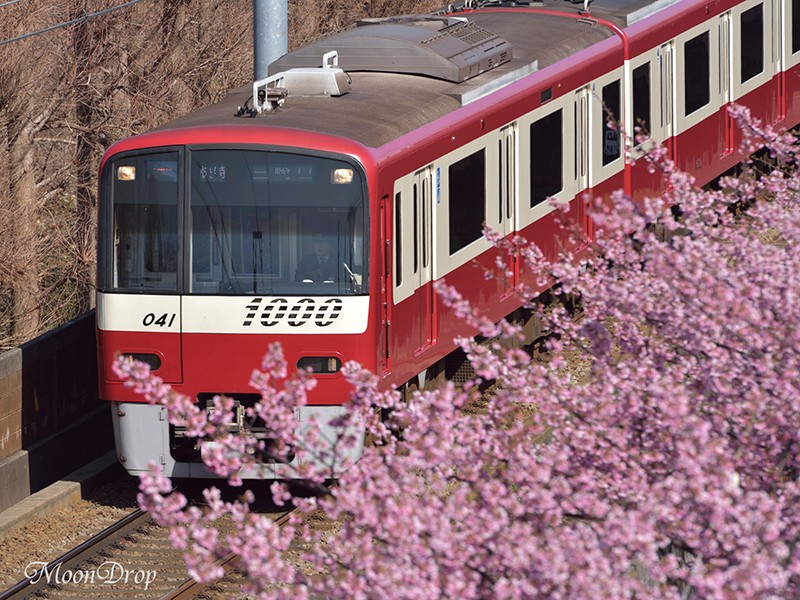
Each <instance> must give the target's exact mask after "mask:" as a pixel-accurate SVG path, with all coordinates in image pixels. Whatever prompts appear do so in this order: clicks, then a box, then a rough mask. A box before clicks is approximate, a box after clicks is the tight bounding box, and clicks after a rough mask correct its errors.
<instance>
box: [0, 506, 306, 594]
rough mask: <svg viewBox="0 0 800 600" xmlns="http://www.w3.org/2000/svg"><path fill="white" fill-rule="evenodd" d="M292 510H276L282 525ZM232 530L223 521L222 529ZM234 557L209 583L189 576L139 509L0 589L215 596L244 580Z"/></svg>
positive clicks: (161, 531)
mask: <svg viewBox="0 0 800 600" xmlns="http://www.w3.org/2000/svg"><path fill="white" fill-rule="evenodd" d="M289 514H290V512H286V511H284V512H281V513H275V515H274V518H275V519H276V520H277V521H278V522H279V523H280V524H281V525H283V524H284V523H286V522H287V521H288V520H289ZM229 529H230V530H232V529H233V525H232V524H231V523H226V522H225V521H224V520H223V521H222V522H221V523H220V530H221V533H227V531H228V530H229ZM233 558H234V557H233V555H229V556H227V557H225V558H223V559H222V560H221V561H220V564H221V565H222V566H223V568H225V573H226V575H225V577H223V578H222V579H221V580H219V581H217V582H214V583H212V584H209V585H204V584H203V585H201V584H197V583H196V582H194V581H193V580H191V579H187V576H186V566H185V563H184V561H183V557H182V554H181V552H180V551H178V550H176V549H174V548H173V547H172V545H171V544H170V542H169V536H168V532H167V530H166V529H164V528H162V527H159V526H158V525H157V524H156V523H155V522H154V521H153V520H152V519H151V518H150V516H149V515H148V514H147V513H145V512H143V511H141V510H135V511H133V512H132V513H130V514H128V515H127V516H125V517H124V518H122V519H120V520H119V521H118V522H116V523H114V524H113V525H111V526H109V527H107V528H106V529H104V530H103V531H101V532H100V533H98V534H97V535H95V536H93V537H92V538H90V539H89V540H87V541H86V542H83V543H82V544H80V545H78V546H76V547H75V548H73V549H72V550H70V551H69V552H67V553H65V554H64V555H62V556H60V557H58V558H57V559H55V560H53V561H51V562H49V563H46V564H44V563H42V564H38V563H33V564H32V565H31V568H30V572H26V573H25V575H26V577H25V579H23V580H22V581H20V582H18V583H17V584H16V585H14V586H13V587H11V588H9V589H7V590H5V591H3V592H2V593H0V600H12V599H13V600H22V599H23V598H36V599H42V598H58V599H61V598H65V599H67V598H76V599H80V600H91V599H98V600H100V599H102V600H108V598H115V599H119V600H122V599H127V598H176V599H177V598H182V599H186V598H197V597H203V598H210V597H216V596H218V595H219V594H221V593H222V594H225V593H227V594H228V595H230V593H233V592H235V591H237V590H238V587H239V585H240V584H241V583H242V581H243V580H242V578H241V576H238V577H237V576H236V573H235V572H234V570H233Z"/></svg>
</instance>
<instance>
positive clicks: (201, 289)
mask: <svg viewBox="0 0 800 600" xmlns="http://www.w3.org/2000/svg"><path fill="white" fill-rule="evenodd" d="M798 5H800V2H798V0H791V1H790V0H746V1H738V0H710V1H705V0H704V1H700V0H680V1H676V0H655V1H653V0H598V1H597V2H595V3H593V4H591V6H590V7H589V11H588V12H587V11H586V8H585V7H584V6H583V4H581V5H576V4H571V3H569V2H560V1H557V0H556V1H554V2H552V4H547V5H545V4H544V3H535V2H531V3H530V5H526V4H525V3H524V2H520V1H517V2H515V3H504V2H486V3H480V2H477V3H475V2H470V3H468V4H467V5H466V6H461V7H457V8H454V7H452V6H451V7H449V9H448V12H442V13H439V14H429V15H422V16H415V17H408V16H404V17H397V18H392V19H386V20H377V21H374V20H370V21H365V22H362V23H358V24H357V26H354V27H352V28H350V29H347V30H345V31H342V32H340V33H338V34H335V35H333V36H331V37H328V38H325V39H321V40H318V41H316V42H314V43H313V44H311V45H309V46H306V47H303V48H300V49H299V50H296V51H294V52H291V53H289V54H287V55H285V56H284V57H282V58H280V59H279V60H277V61H276V62H275V63H273V64H272V65H271V66H270V73H272V74H273V75H272V76H271V77H270V78H268V79H267V80H264V81H260V82H255V83H254V84H253V85H252V86H247V87H245V88H241V89H237V90H233V91H231V93H230V94H229V95H228V99H226V100H225V101H223V102H221V103H219V104H216V105H214V106H211V107H209V108H206V109H203V110H199V111H197V112H194V113H192V114H190V115H188V116H186V117H183V118H181V119H178V120H176V121H174V122H172V123H169V124H168V125H166V126H164V127H162V128H159V129H157V130H155V131H151V132H149V133H145V134H142V135H138V136H134V137H131V138H129V139H125V140H122V141H120V142H118V143H117V144H115V145H114V146H113V147H112V148H111V149H110V150H109V151H108V152H107V153H106V155H105V157H104V158H103V161H102V165H101V181H100V213H99V251H98V257H99V260H98V263H99V273H98V297H97V307H98V310H97V327H98V341H99V360H100V395H101V397H102V398H103V399H105V400H109V401H111V402H112V414H113V415H114V426H115V435H116V441H117V449H118V453H119V456H120V460H121V461H122V463H123V465H124V466H125V468H126V469H128V471H129V472H131V473H137V472H140V471H142V470H144V469H146V468H147V463H148V461H149V460H156V461H157V462H159V463H160V464H162V465H163V468H164V471H165V472H166V473H168V474H169V475H172V476H177V477H199V476H205V475H206V472H205V470H204V469H203V467H202V464H201V463H200V462H199V458H200V451H201V449H200V448H198V447H196V446H195V445H194V443H193V441H192V440H186V439H185V438H183V436H182V435H181V432H180V431H178V430H176V429H175V428H172V427H170V426H169V425H168V424H167V421H166V420H165V418H164V415H163V409H162V408H161V407H158V406H149V405H147V404H146V403H143V402H142V398H140V397H138V396H136V395H134V394H132V393H131V392H130V391H128V390H127V389H126V388H124V387H123V385H122V383H121V382H120V381H119V380H118V379H117V378H116V377H115V375H114V374H113V372H112V370H111V367H110V365H111V362H112V360H113V357H114V356H115V354H116V353H118V352H121V353H125V354H130V355H133V356H135V357H137V358H140V359H142V360H145V361H146V362H148V363H150V364H151V366H152V367H153V369H154V370H155V373H156V374H158V375H160V376H161V377H162V378H163V379H164V380H165V381H167V382H168V383H171V384H172V385H173V387H174V388H175V389H176V390H178V391H181V392H183V393H185V394H188V395H189V396H191V397H195V398H197V399H198V401H199V402H201V403H202V402H206V401H207V400H208V399H209V398H211V397H212V396H213V395H215V394H219V393H224V394H228V395H231V396H233V397H234V398H236V399H237V400H238V401H239V402H240V405H241V406H247V405H248V403H252V402H253V401H254V399H255V398H254V395H253V390H252V389H250V388H249V386H248V380H249V377H250V373H251V371H252V369H253V368H255V367H256V366H257V365H258V364H259V361H260V358H261V356H262V355H263V353H264V352H265V349H266V348H267V345H268V343H270V342H273V341H279V342H280V343H281V344H282V345H283V348H284V352H285V356H286V358H287V360H288V361H289V363H290V365H297V366H298V367H309V368H312V369H313V371H314V376H315V377H316V378H317V379H318V385H317V387H316V389H315V390H314V391H313V393H312V396H311V403H312V405H311V406H309V407H308V408H307V409H306V410H305V411H303V412H302V414H299V415H298V419H299V421H300V422H302V421H303V420H305V419H307V418H308V417H309V416H310V415H311V414H315V413H316V414H320V415H323V416H324V415H332V414H335V413H336V412H337V411H339V410H341V408H340V407H341V404H342V403H343V402H345V401H346V399H347V396H348V386H347V385H346V384H345V382H344V380H343V377H342V376H341V374H340V372H339V369H340V368H341V365H342V364H343V363H345V362H346V361H348V360H357V361H359V362H360V363H362V364H363V365H365V366H366V367H368V368H370V369H372V370H374V371H375V372H376V373H378V374H380V376H381V377H382V381H383V384H384V385H385V386H386V387H387V388H397V387H402V386H406V385H408V384H409V383H413V384H415V385H419V384H424V383H425V381H427V380H431V379H435V378H437V377H439V376H441V375H442V374H443V373H444V372H445V358H446V357H447V356H448V355H449V354H450V353H452V352H453V350H454V344H453V341H452V340H453V338H454V337H456V336H458V335H464V334H468V333H469V332H468V331H465V330H464V325H463V323H462V322H461V321H460V320H459V318H457V317H456V316H455V315H454V314H453V313H452V312H451V311H449V310H448V309H447V308H445V307H443V306H442V305H441V304H440V303H439V302H438V301H437V297H436V295H435V294H434V292H433V289H432V284H433V282H434V281H436V280H441V279H444V280H446V281H447V282H448V283H450V284H454V285H455V286H457V288H458V289H459V290H460V291H461V292H462V293H463V295H464V296H465V297H466V298H467V299H469V300H470V301H471V302H472V303H474V304H475V305H477V306H479V307H480V308H481V309H483V310H484V311H485V312H486V313H488V314H489V315H490V316H492V317H493V318H496V319H500V318H502V317H505V316H509V315H510V316H511V317H512V318H514V319H516V320H523V321H524V319H525V318H526V315H525V313H524V312H523V311H522V310H521V309H520V306H519V303H518V300H517V298H516V297H515V295H514V294H513V291H514V289H515V288H516V286H518V285H519V284H520V283H522V282H526V283H528V284H531V283H533V282H532V281H530V280H529V279H530V274H528V273H526V272H525V269H524V267H523V265H521V264H520V263H519V262H515V263H514V264H513V268H512V276H511V277H504V276H499V277H497V278H495V279H488V280H487V279H485V278H483V277H481V276H478V275H477V271H476V269H475V266H474V263H475V262H477V263H479V264H481V265H483V266H484V267H486V268H493V264H494V258H495V253H496V250H495V249H493V247H492V246H491V244H490V243H489V242H488V241H487V240H486V239H485V238H484V237H483V233H482V227H483V224H484V223H486V224H488V225H489V226H490V227H492V228H493V229H495V230H496V231H499V232H501V233H502V234H503V235H506V236H508V235H511V234H517V233H518V234H521V235H522V236H524V237H525V238H527V239H528V240H531V241H534V242H536V243H537V244H539V246H540V247H541V248H542V249H543V250H544V251H545V253H549V254H551V255H552V254H554V253H555V252H556V249H557V248H561V247H563V246H564V245H565V244H567V240H566V239H565V238H564V235H563V233H562V232H561V231H560V230H559V228H558V227H557V226H556V221H555V215H554V208H553V206H552V205H551V204H550V203H549V202H547V201H546V199H547V198H549V197H554V198H556V199H557V200H558V201H559V202H562V203H570V213H571V215H572V216H573V217H574V218H575V219H576V222H578V223H580V224H581V227H583V229H584V232H583V233H584V235H585V239H590V236H591V235H592V231H591V226H590V223H589V221H588V219H587V218H586V214H585V209H584V207H583V203H582V201H581V197H582V196H583V194H584V193H585V192H588V193H590V194H592V195H603V194H607V193H609V192H611V191H612V190H615V189H618V188H624V189H625V190H626V191H628V192H629V193H631V194H633V195H634V196H643V195H645V194H658V193H659V192H660V191H661V190H660V186H661V185H662V184H661V181H660V179H659V178H658V176H656V175H651V174H649V173H648V172H647V170H646V167H645V166H644V164H642V162H641V161H640V162H639V163H636V164H634V163H633V162H632V161H631V160H630V158H631V157H632V156H636V154H637V153H640V152H641V151H642V150H643V149H645V148H646V147H647V146H648V145H649V144H652V143H661V144H664V145H665V146H666V148H667V149H668V150H669V153H670V156H671V157H672V158H673V159H674V160H675V161H676V162H677V164H678V165H679V167H680V168H682V169H684V170H686V171H689V172H691V173H693V174H694V175H695V176H696V177H697V180H698V183H700V184H703V183H706V182H709V181H711V180H712V179H713V178H715V177H717V176H718V175H719V174H721V173H722V172H724V171H726V170H728V169H730V168H731V167H733V166H734V165H735V164H736V163H737V162H739V161H740V160H741V157H740V156H739V155H738V154H737V147H738V142H739V139H738V133H737V131H736V129H735V128H734V126H733V123H732V121H731V118H730V117H729V115H728V113H727V110H726V107H727V106H728V104H729V103H731V102H737V103H741V104H745V105H747V106H749V107H750V109H751V110H752V113H753V114H754V116H755V117H757V118H759V119H761V120H762V121H764V122H767V123H772V124H776V125H778V126H785V127H787V128H788V127H791V126H794V125H796V124H797V123H798V122H799V121H800V68H798V63H799V62H800V7H799V6H798ZM606 110H607V111H610V112H611V113H612V114H613V115H614V117H615V118H617V119H619V120H620V122H621V126H622V130H623V132H625V133H627V135H628V137H630V136H631V135H632V132H633V130H634V127H635V126H639V127H641V128H642V129H643V130H644V131H646V132H648V134H649V138H650V139H649V141H647V142H644V143H643V144H642V145H640V146H637V147H629V146H630V144H627V143H626V142H625V141H624V140H625V139H626V137H625V136H621V135H620V132H619V131H618V130H617V129H616V128H614V127H613V126H609V119H608V117H607V112H606ZM243 426H244V427H247V426H246V425H243ZM251 433H253V435H259V432H258V431H252V432H251ZM265 468H266V469H267V470H268V476H269V475H273V476H284V475H286V473H287V472H286V471H285V467H283V466H280V465H273V466H267V467H265Z"/></svg>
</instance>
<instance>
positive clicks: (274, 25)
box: [253, 0, 289, 81]
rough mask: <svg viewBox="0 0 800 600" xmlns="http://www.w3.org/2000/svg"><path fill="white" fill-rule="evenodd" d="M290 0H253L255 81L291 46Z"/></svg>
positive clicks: (265, 75)
mask: <svg viewBox="0 0 800 600" xmlns="http://www.w3.org/2000/svg"><path fill="white" fill-rule="evenodd" d="M288 5H289V3H288V0H253V81H258V80H260V79H264V78H265V77H267V68H268V67H269V65H270V63H271V62H273V61H275V60H277V59H279V58H280V57H281V56H283V55H284V54H286V52H287V50H288V48H289V42H288V37H289V34H288V29H289V26H288V21H289V9H288Z"/></svg>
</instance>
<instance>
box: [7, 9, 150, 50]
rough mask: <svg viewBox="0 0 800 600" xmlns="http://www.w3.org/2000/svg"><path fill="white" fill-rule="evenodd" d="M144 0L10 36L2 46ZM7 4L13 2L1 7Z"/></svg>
mask: <svg viewBox="0 0 800 600" xmlns="http://www.w3.org/2000/svg"><path fill="white" fill-rule="evenodd" d="M13 1H14V2H19V0H13ZM141 1H142V0H131V1H130V2H126V3H125V4H120V5H119V6H112V7H111V8H105V9H103V10H98V11H97V12H93V13H88V14H85V15H81V16H80V17H78V18H76V19H72V20H71V21H64V22H63V23H58V24H57V25H51V26H50V27H45V28H44V29H39V30H37V31H32V32H30V33H26V34H25V35H20V36H18V37H15V38H10V39H8V40H3V41H2V42H0V46H4V45H6V44H10V43H11V42H19V41H20V40H24V39H27V38H29V37H33V36H35V35H39V34H42V33H47V32H48V31H53V30H54V29H61V28H62V27H69V26H70V25H74V24H75V23H81V22H83V21H88V20H89V19H93V18H94V17H99V16H101V15H104V14H106V13H110V12H114V11H115V10H120V9H121V8H128V7H129V6H133V5H134V4H139V2H141ZM7 4H12V2H6V3H5V4H0V7H3V6H6V5H7Z"/></svg>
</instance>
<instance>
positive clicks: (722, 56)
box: [717, 11, 734, 156]
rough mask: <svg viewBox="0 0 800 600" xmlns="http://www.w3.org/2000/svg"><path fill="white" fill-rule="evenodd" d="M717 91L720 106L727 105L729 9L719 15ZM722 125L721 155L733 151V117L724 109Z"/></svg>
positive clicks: (729, 42) (729, 67) (729, 64)
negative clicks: (722, 141)
mask: <svg viewBox="0 0 800 600" xmlns="http://www.w3.org/2000/svg"><path fill="white" fill-rule="evenodd" d="M717 27H718V29H719V92H720V102H721V103H722V106H727V105H728V104H730V102H731V101H732V100H733V97H732V93H731V68H732V67H731V52H732V47H731V13H730V11H728V12H726V13H723V14H721V15H720V16H719V23H718V25H717ZM723 127H724V129H725V131H724V135H723V139H724V141H725V145H724V147H723V151H722V156H727V155H728V154H731V153H732V152H733V144H734V141H733V136H734V122H733V117H732V116H731V115H730V113H728V111H727V110H726V111H724V121H723Z"/></svg>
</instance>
